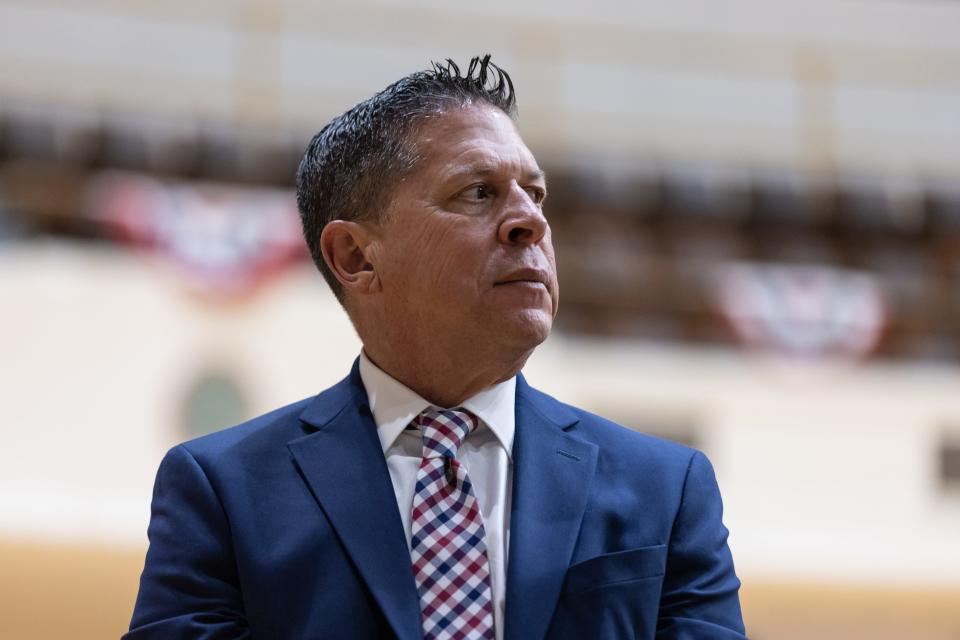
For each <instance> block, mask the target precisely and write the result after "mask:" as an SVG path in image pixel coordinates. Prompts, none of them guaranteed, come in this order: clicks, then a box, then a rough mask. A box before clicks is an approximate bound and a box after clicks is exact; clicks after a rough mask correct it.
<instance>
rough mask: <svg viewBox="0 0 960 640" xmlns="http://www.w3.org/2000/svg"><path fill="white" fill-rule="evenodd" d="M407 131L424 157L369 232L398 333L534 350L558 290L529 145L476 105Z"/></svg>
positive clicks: (504, 120)
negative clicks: (373, 239)
mask: <svg viewBox="0 0 960 640" xmlns="http://www.w3.org/2000/svg"><path fill="white" fill-rule="evenodd" d="M414 138H415V142H414V144H415V146H416V150H417V152H418V153H419V156H420V157H421V158H422V160H421V161H420V162H419V164H418V165H417V167H416V168H415V169H414V171H413V173H412V174H411V175H410V176H408V177H407V178H406V179H405V180H404V181H402V182H401V183H400V184H399V185H398V186H397V187H396V188H395V190H394V193H393V198H392V200H391V203H390V205H389V208H388V210H387V212H386V217H385V219H384V222H383V223H382V224H380V225H377V226H376V229H375V230H374V234H375V238H376V240H375V245H376V246H375V247H374V251H375V255H376V258H375V260H376V263H375V264H376V269H377V273H378V276H379V278H380V284H381V286H382V295H383V303H384V305H385V306H384V307H383V309H384V311H385V312H386V313H387V314H388V319H389V320H388V322H389V323H390V324H392V325H394V327H393V328H392V331H393V332H394V336H395V338H396V339H404V338H405V337H407V338H414V339H417V340H423V339H424V337H426V338H427V339H436V340H438V341H439V344H447V343H451V342H452V343H453V345H454V346H455V345H456V344H457V343H460V344H462V345H463V346H464V347H465V348H467V349H468V350H475V349H476V348H477V347H478V345H479V346H480V347H481V348H490V349H496V348H498V347H503V348H509V349H518V348H519V349H533V348H534V347H535V346H536V345H538V344H540V343H541V342H543V340H545V339H546V338H547V336H548V335H549V333H550V328H551V325H552V324H553V317H554V315H556V312H557V302H558V298H559V288H558V285H557V276H556V262H555V259H554V253H553V245H552V244H551V240H550V226H549V225H548V224H547V221H546V219H545V218H544V216H543V211H542V202H543V198H544V196H545V195H546V183H545V180H544V176H543V173H542V171H541V170H540V168H539V166H538V165H537V162H536V160H535V159H534V157H533V154H531V153H530V150H529V149H527V146H526V145H525V144H524V143H523V140H521V139H520V136H519V134H518V133H517V130H516V127H515V126H514V124H513V121H511V120H510V118H509V117H508V116H507V115H506V114H504V113H503V112H502V111H500V110H499V109H496V108H494V107H491V106H488V105H482V104H481V105H475V106H468V107H464V108H459V109H452V110H450V111H446V112H444V113H443V114H442V115H438V116H437V117H436V118H433V119H431V120H428V121H426V122H425V123H424V124H423V125H421V127H420V129H419V131H418V133H417V134H415V136H414ZM405 334H406V335H405ZM478 341H480V342H478Z"/></svg>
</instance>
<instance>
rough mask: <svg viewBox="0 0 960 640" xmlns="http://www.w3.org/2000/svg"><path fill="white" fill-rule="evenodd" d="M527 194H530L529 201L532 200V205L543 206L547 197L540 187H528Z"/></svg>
mask: <svg viewBox="0 0 960 640" xmlns="http://www.w3.org/2000/svg"><path fill="white" fill-rule="evenodd" d="M527 193H528V194H530V199H531V200H533V202H534V204H543V201H544V199H545V198H546V197H547V192H546V191H544V190H543V189H541V188H540V187H530V188H528V189H527Z"/></svg>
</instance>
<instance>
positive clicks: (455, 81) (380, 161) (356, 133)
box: [297, 54, 517, 303]
mask: <svg viewBox="0 0 960 640" xmlns="http://www.w3.org/2000/svg"><path fill="white" fill-rule="evenodd" d="M476 103H486V104H489V105H492V106H494V107H496V108H498V109H500V110H502V111H503V112H504V113H506V114H507V115H509V116H510V117H511V118H513V119H516V117H517V107H516V98H515V95H514V90H513V82H512V81H511V80H510V76H509V75H508V74H507V72H506V71H504V70H503V69H501V68H500V67H498V66H497V65H495V64H494V63H492V62H490V55H489V54H488V55H485V56H483V57H482V58H480V57H476V58H473V59H472V60H471V61H470V65H469V66H468V67H467V71H466V73H461V71H460V68H459V67H458V66H457V65H456V63H454V62H453V60H450V59H448V60H447V61H446V63H443V64H439V63H436V62H434V63H432V66H431V68H430V69H428V70H426V71H417V72H415V73H412V74H410V75H408V76H406V77H404V78H402V79H400V80H398V81H397V82H394V83H393V84H391V85H390V86H388V87H387V88H386V89H384V90H383V91H381V92H379V93H377V94H376V95H375V96H373V97H372V98H369V99H367V100H364V101H363V102H361V103H359V104H357V105H356V106H354V107H353V108H351V109H350V110H348V111H347V112H345V113H343V114H342V115H339V116H337V117H336V118H334V119H333V120H332V121H331V122H330V123H329V124H327V126H325V127H324V128H323V129H321V130H320V132H319V133H317V134H316V135H315V136H314V137H313V139H312V140H311V141H310V144H309V146H308V147H307V150H306V152H305V153H304V156H303V159H302V160H301V161H300V168H299V169H298V170H297V207H298V209H299V210H300V220H301V222H302V223H303V234H304V236H305V237H306V240H307V246H308V247H309V248H310V255H311V256H312V257H313V261H314V263H315V264H316V265H317V268H318V269H319V270H320V273H322V274H323V277H324V278H325V279H326V281H327V283H328V284H329V285H330V288H331V289H332V290H333V293H334V294H335V295H336V296H337V299H338V300H340V302H341V303H343V301H344V291H343V287H342V286H341V285H340V283H339V282H338V281H337V279H336V277H334V275H333V273H332V272H331V271H330V269H329V268H328V267H327V265H326V262H324V260H323V253H322V251H321V249H320V232H321V231H322V230H323V228H324V227H325V226H326V224H327V223H328V222H330V221H331V220H374V221H377V220H379V219H380V216H381V214H382V212H383V211H384V210H385V209H386V208H387V205H388V203H389V196H390V194H391V193H392V191H393V188H394V187H395V186H396V185H397V183H398V182H399V181H400V180H401V179H402V178H403V177H404V176H406V175H408V174H409V173H410V172H411V171H412V170H413V169H414V168H415V167H416V165H417V162H418V161H419V159H420V158H419V156H418V153H417V148H416V145H415V144H413V137H414V134H415V132H416V131H417V128H418V126H419V125H420V124H421V123H422V122H423V121H424V118H426V117H428V116H431V115H438V114H440V113H443V112H444V111H447V110H449V109H454V108H459V107H464V106H469V105H471V104H476Z"/></svg>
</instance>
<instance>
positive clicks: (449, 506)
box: [410, 407, 494, 640]
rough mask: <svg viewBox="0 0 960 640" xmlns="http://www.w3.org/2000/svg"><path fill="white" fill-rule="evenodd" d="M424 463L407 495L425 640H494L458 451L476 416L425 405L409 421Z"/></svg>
mask: <svg viewBox="0 0 960 640" xmlns="http://www.w3.org/2000/svg"><path fill="white" fill-rule="evenodd" d="M414 424H415V425H416V426H417V427H419V428H420V430H421V432H422V438H423V460H422V461H421V462H420V469H419V470H418V471H417V488H416V492H415V493H414V495H413V517H412V523H411V524H412V526H411V533H412V536H411V542H410V547H411V550H410V553H411V558H412V560H413V574H414V578H415V579H416V583H417V591H418V592H419V593H420V618H421V621H422V623H423V637H424V638H425V640H434V639H437V640H440V639H446V638H451V639H454V638H456V639H460V638H471V639H472V638H493V637H494V636H493V601H492V598H491V595H490V566H489V564H488V562H487V547H486V544H485V543H484V541H483V534H484V531H483V518H482V516H481V515H480V507H479V506H478V505H477V499H476V497H475V496H474V495H473V487H472V485H471V484H470V479H469V478H468V477H467V472H466V470H465V469H464V468H463V467H461V466H460V461H459V460H457V449H459V448H460V445H461V444H463V441H464V440H465V439H466V438H467V436H468V435H469V434H470V432H471V431H472V430H473V429H475V428H476V427H477V425H478V424H479V421H478V419H477V417H476V416H475V415H473V414H472V413H470V412H468V411H466V410H464V409H461V408H458V409H438V408H437V407H430V408H428V409H426V410H425V411H424V412H423V413H421V414H420V415H418V416H417V417H416V418H415V419H414Z"/></svg>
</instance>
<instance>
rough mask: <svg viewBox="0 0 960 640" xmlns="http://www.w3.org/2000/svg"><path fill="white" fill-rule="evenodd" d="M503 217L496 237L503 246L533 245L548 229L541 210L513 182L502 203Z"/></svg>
mask: <svg viewBox="0 0 960 640" xmlns="http://www.w3.org/2000/svg"><path fill="white" fill-rule="evenodd" d="M504 208H505V215H504V217H503V220H502V222H501V223H500V228H499V230H498V235H499V238H500V242H502V243H504V244H526V245H534V244H537V243H538V242H540V241H541V240H543V237H544V235H546V233H547V229H549V228H550V225H549V223H548V222H547V219H546V218H545V217H544V215H543V210H542V209H541V208H540V206H539V205H538V204H537V203H535V202H534V201H533V198H532V197H531V196H530V194H529V193H527V192H526V191H525V190H524V189H523V188H522V187H520V185H519V184H517V183H516V182H514V183H513V184H512V185H511V187H510V193H509V194H508V196H507V199H506V202H505V203H504Z"/></svg>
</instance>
